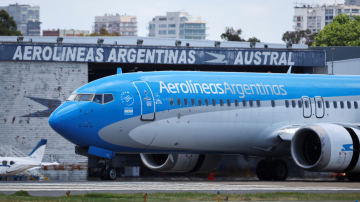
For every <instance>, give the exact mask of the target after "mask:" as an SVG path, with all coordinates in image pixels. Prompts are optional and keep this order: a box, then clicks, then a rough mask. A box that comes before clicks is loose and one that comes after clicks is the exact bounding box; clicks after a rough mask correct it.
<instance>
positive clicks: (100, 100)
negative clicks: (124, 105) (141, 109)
mask: <svg viewBox="0 0 360 202" xmlns="http://www.w3.org/2000/svg"><path fill="white" fill-rule="evenodd" d="M102 97H103V95H102V94H97V95H95V96H94V99H93V102H96V103H99V104H102ZM125 99H126V98H125Z"/></svg>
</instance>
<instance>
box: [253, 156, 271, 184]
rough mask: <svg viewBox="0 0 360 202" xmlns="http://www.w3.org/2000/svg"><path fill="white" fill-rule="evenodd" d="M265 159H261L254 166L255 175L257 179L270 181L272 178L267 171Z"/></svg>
mask: <svg viewBox="0 0 360 202" xmlns="http://www.w3.org/2000/svg"><path fill="white" fill-rule="evenodd" d="M268 171H269V170H268V169H267V165H266V161H265V160H261V161H259V163H258V164H257V166H256V175H257V177H258V178H259V180H264V181H270V180H272V178H271V175H270V173H269V172H268Z"/></svg>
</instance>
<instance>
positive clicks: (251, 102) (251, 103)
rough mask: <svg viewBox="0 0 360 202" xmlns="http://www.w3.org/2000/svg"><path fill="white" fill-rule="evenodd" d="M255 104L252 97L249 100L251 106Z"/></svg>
mask: <svg viewBox="0 0 360 202" xmlns="http://www.w3.org/2000/svg"><path fill="white" fill-rule="evenodd" d="M253 104H254V103H253V101H252V99H250V100H249V106H250V107H253Z"/></svg>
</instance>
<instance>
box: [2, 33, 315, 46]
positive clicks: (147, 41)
mask: <svg viewBox="0 0 360 202" xmlns="http://www.w3.org/2000/svg"><path fill="white" fill-rule="evenodd" d="M98 38H102V39H104V43H103V44H104V45H114V43H115V42H117V45H130V46H131V45H136V42H137V40H138V39H142V40H143V46H174V45H175V41H176V40H180V41H181V46H186V44H187V43H189V45H190V47H214V42H215V41H211V40H193V39H170V38H154V37H127V36H121V37H103V36H99V37H63V43H66V44H97V40H98ZM30 39H32V42H33V43H56V39H57V37H52V36H24V40H23V41H24V42H29V40H30ZM219 41H220V40H219ZM0 42H17V37H16V36H0ZM220 42H221V45H220V47H221V48H250V42H235V41H220ZM265 45H267V46H268V48H276V49H286V44H285V43H256V46H255V48H264V47H265ZM292 48H293V49H307V48H308V46H307V45H301V44H293V45H292Z"/></svg>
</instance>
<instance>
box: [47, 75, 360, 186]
mask: <svg viewBox="0 0 360 202" xmlns="http://www.w3.org/2000/svg"><path fill="white" fill-rule="evenodd" d="M359 89H360V77H358V76H336V75H307V74H303V75H294V74H262V73H229V72H174V71H167V72H138V73H127V74H117V75H113V76H108V77H105V78H102V79H99V80H96V81H93V82H91V83H88V84H86V85H84V86H82V87H80V88H79V89H77V90H75V91H74V92H73V93H72V94H71V96H70V97H69V98H68V100H67V102H65V103H63V104H62V105H61V106H60V107H59V108H58V109H56V110H55V111H54V112H53V113H52V115H51V117H50V119H49V124H50V126H51V127H52V128H53V129H54V130H55V131H56V132H57V133H59V134H60V135H62V136H63V137H64V138H66V139H67V140H69V141H70V142H72V143H74V144H75V145H77V146H78V149H79V148H80V149H82V150H85V151H88V153H89V155H90V154H91V155H92V156H98V157H99V159H102V162H108V163H107V164H106V165H107V166H106V167H105V168H104V169H103V173H102V179H115V178H116V172H115V170H114V168H113V166H112V165H111V164H112V163H111V159H112V158H111V157H109V154H107V157H106V156H101V154H100V153H101V151H111V153H110V156H113V154H115V153H133V154H135V153H136V154H140V156H141V159H142V161H143V163H144V164H145V165H146V166H147V167H149V168H150V169H153V170H156V171H161V172H208V171H210V170H212V169H215V168H216V167H217V166H218V165H219V164H220V162H221V160H222V155H225V154H238V155H244V156H261V157H264V160H262V161H260V162H259V164H258V165H257V168H256V172H257V176H258V178H259V179H260V180H285V179H286V178H287V175H288V168H287V165H286V162H285V161H284V160H282V159H283V158H288V157H292V158H293V159H294V161H295V163H296V164H297V165H298V166H299V167H300V168H302V169H305V170H309V171H320V172H322V171H324V172H325V171H326V172H346V175H347V178H348V179H349V180H350V181H360V161H359V144H360V143H359V137H360V116H359V115H358V114H359V112H360V108H359V104H360V103H359V101H360V91H359ZM90 150H91V151H90ZM96 152H99V155H97V154H96ZM85 154H86V152H85ZM104 160H106V161H104ZM100 161H101V160H100Z"/></svg>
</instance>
